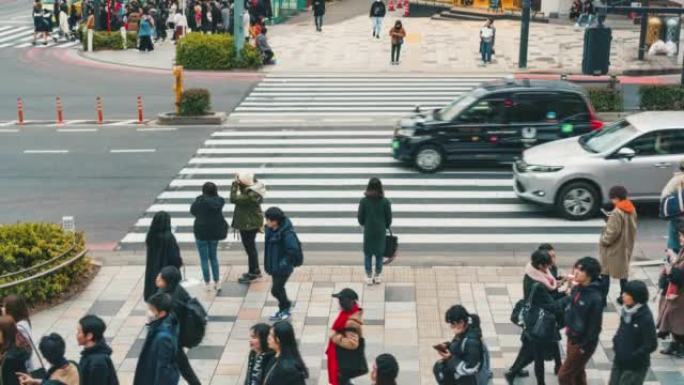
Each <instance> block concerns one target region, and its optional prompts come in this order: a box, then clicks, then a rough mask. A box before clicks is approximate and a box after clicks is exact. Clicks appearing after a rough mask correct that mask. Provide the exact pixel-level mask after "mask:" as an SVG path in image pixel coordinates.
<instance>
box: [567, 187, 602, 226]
mask: <svg viewBox="0 0 684 385" xmlns="http://www.w3.org/2000/svg"><path fill="white" fill-rule="evenodd" d="M599 205H600V200H599V194H598V191H596V188H595V187H594V186H592V185H591V184H589V183H587V182H571V183H569V184H567V185H565V186H564V187H563V189H562V190H561V191H560V193H559V194H558V198H557V201H556V207H557V209H558V211H559V212H560V214H561V215H562V216H563V217H564V218H566V219H570V220H572V221H583V220H585V219H589V218H592V217H594V216H596V213H597V212H598V209H599Z"/></svg>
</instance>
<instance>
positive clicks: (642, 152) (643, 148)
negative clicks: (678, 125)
mask: <svg viewBox="0 0 684 385" xmlns="http://www.w3.org/2000/svg"><path fill="white" fill-rule="evenodd" d="M627 147H629V148H631V149H633V150H634V151H635V152H636V155H637V156H653V155H670V154H684V131H682V130H666V131H657V132H651V133H648V134H645V135H642V136H640V137H638V138H636V139H634V140H633V141H631V142H630V143H629V144H628V145H627Z"/></svg>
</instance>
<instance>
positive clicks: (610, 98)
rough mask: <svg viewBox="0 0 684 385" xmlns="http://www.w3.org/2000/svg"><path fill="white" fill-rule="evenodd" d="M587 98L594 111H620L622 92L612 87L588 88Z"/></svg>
mask: <svg viewBox="0 0 684 385" xmlns="http://www.w3.org/2000/svg"><path fill="white" fill-rule="evenodd" d="M589 99H590V100H591V104H592V105H593V106H594V110H596V112H613V111H622V93H621V92H620V91H618V90H616V89H613V88H590V89H589Z"/></svg>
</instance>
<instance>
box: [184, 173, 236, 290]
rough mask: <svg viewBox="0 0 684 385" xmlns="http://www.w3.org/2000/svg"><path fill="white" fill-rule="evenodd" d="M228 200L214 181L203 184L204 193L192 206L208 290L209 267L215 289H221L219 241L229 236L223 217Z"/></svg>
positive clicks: (194, 226) (197, 242)
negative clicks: (219, 193)
mask: <svg viewBox="0 0 684 385" xmlns="http://www.w3.org/2000/svg"><path fill="white" fill-rule="evenodd" d="M225 204H226V201H225V200H224V199H223V198H222V197H220V196H219V195H218V188H217V187H216V185H215V184H214V183H212V182H206V183H205V184H204V185H203V186H202V195H200V196H198V197H197V198H196V199H195V202H193V203H192V206H190V214H192V216H194V217H195V222H194V224H193V227H192V229H193V233H194V234H195V243H196V244H197V251H198V252H199V256H200V264H201V265H202V276H203V277H204V286H205V288H206V290H207V291H208V290H211V287H210V286H209V267H211V275H212V277H213V279H214V290H215V291H220V290H221V285H220V283H219V281H220V277H221V274H220V273H219V263H218V255H217V250H218V242H219V241H220V240H222V239H226V237H227V236H228V222H226V220H225V218H224V217H223V206H224V205H225Z"/></svg>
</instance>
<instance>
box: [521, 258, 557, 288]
mask: <svg viewBox="0 0 684 385" xmlns="http://www.w3.org/2000/svg"><path fill="white" fill-rule="evenodd" d="M525 274H526V275H527V276H529V277H530V278H532V279H533V280H535V281H537V282H539V283H541V284H542V285H544V286H545V287H546V288H547V289H549V290H556V289H558V282H557V281H556V278H555V277H554V276H553V275H551V273H550V272H548V271H546V272H543V271H541V270H537V269H535V268H534V266H532V263H531V262H528V263H527V265H526V266H525Z"/></svg>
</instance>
